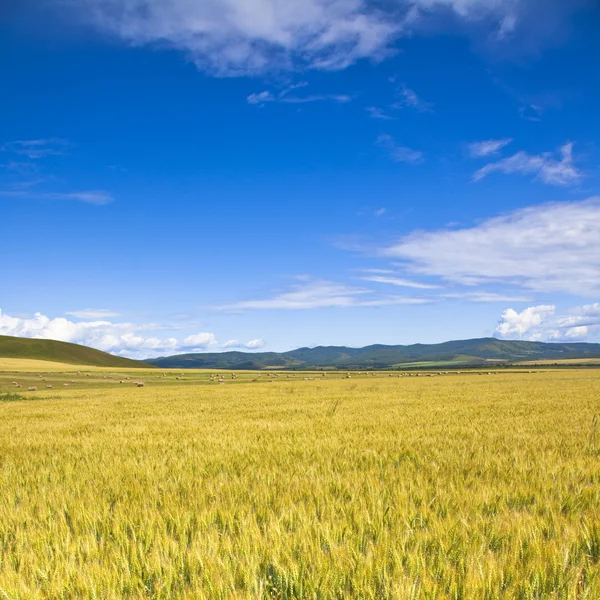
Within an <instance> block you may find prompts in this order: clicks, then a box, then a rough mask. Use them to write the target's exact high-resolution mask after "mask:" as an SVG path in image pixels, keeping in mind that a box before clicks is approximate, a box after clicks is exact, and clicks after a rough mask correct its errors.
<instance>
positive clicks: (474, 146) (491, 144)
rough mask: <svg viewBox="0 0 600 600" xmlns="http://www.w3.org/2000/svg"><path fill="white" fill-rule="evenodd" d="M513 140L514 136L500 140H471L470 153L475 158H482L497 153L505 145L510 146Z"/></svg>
mask: <svg viewBox="0 0 600 600" xmlns="http://www.w3.org/2000/svg"><path fill="white" fill-rule="evenodd" d="M511 142H512V138H502V139H500V140H484V141H482V142H471V143H470V144H469V146H468V148H469V154H470V156H471V157H473V158H482V157H484V156H490V155H491V154H497V153H498V151H499V150H502V148H504V146H508V144H510V143H511Z"/></svg>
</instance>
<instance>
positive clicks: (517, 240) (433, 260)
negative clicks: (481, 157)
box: [381, 197, 600, 296]
mask: <svg viewBox="0 0 600 600" xmlns="http://www.w3.org/2000/svg"><path fill="white" fill-rule="evenodd" d="M381 253H382V254H383V255H384V256H388V257H391V258H395V259H401V260H402V261H403V262H402V264H403V266H404V267H405V268H406V269H407V270H408V271H410V272H413V273H416V274H422V275H428V276H437V277H440V278H441V279H443V280H446V281H450V282H454V283H460V284H466V285H476V284H484V283H494V282H502V283H504V284H507V285H511V286H515V285H516V286H520V287H523V288H525V289H529V290H534V291H539V292H565V293H569V294H578V295H582V296H590V295H596V294H598V293H600V197H595V198H590V199H588V200H585V201H582V202H563V203H553V204H542V205H540V206H534V207H529V208H525V209H521V210H517V211H514V212H512V213H508V214H506V215H503V216H499V217H494V218H491V219H487V220H485V221H483V222H481V223H480V224H478V225H476V226H474V227H471V228H465V229H457V230H441V231H432V232H421V231H418V232H414V233H412V234H410V235H408V236H406V237H405V238H403V239H401V240H400V241H399V242H398V243H397V244H394V245H392V246H390V247H387V248H384V249H382V250H381Z"/></svg>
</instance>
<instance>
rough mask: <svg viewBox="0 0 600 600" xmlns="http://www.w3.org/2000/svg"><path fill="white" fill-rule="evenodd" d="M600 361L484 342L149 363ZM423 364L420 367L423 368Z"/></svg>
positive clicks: (596, 349)
mask: <svg viewBox="0 0 600 600" xmlns="http://www.w3.org/2000/svg"><path fill="white" fill-rule="evenodd" d="M587 358H600V344H585V343H573V344H546V343H542V342H522V341H507V340H497V339H495V338H482V339H474V340H459V341H452V342H444V343H442V344H413V345H410V346H384V345H381V344H377V345H374V346H367V347H365V348H348V347H345V346H319V347H317V348H299V349H298V350H292V351H290V352H283V353H276V352H252V353H250V352H222V353H202V354H183V355H179V356H169V357H164V358H157V359H151V360H148V362H149V363H150V364H153V365H156V366H160V367H163V368H169V367H171V368H196V369H197V368H206V369H238V370H241V369H264V368H269V367H278V368H286V369H319V368H338V369H388V368H400V366H401V365H414V366H415V367H418V366H422V365H423V363H428V364H432V363H439V364H443V365H446V366H448V365H451V364H453V363H455V364H456V366H465V365H473V366H476V365H481V364H486V363H489V362H490V361H493V362H495V363H497V362H511V363H512V362H522V361H540V360H564V359H587ZM418 363H420V365H419V364H418Z"/></svg>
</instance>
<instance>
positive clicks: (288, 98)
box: [246, 82, 352, 106]
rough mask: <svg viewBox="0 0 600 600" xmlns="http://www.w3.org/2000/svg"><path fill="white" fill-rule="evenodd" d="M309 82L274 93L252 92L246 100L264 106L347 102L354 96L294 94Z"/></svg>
mask: <svg viewBox="0 0 600 600" xmlns="http://www.w3.org/2000/svg"><path fill="white" fill-rule="evenodd" d="M307 85H308V84H307V83H304V82H303V83H299V84H295V85H292V86H289V87H287V88H285V89H284V90H282V91H281V92H279V93H277V94H273V92H270V91H264V92H259V93H256V94H250V95H249V96H248V97H247V98H246V100H247V101H248V104H256V105H258V106H264V105H265V104H267V103H269V102H283V103H285V104H306V103H308V102H338V103H346V102H350V101H351V100H352V96H350V95H349V94H308V95H305V96H298V95H297V94H292V93H291V92H292V91H293V90H296V89H298V88H303V87H306V86H307Z"/></svg>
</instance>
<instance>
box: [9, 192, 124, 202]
mask: <svg viewBox="0 0 600 600" xmlns="http://www.w3.org/2000/svg"><path fill="white" fill-rule="evenodd" d="M0 196H4V197H6V198H22V199H23V200H54V201H61V200H73V201H76V202H84V203H86V204H95V205H97V206H102V205H105V204H110V203H111V202H112V201H113V200H114V197H113V196H112V194H109V193H108V192H104V191H101V190H86V191H81V192H36V191H34V190H22V189H14V190H0Z"/></svg>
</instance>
